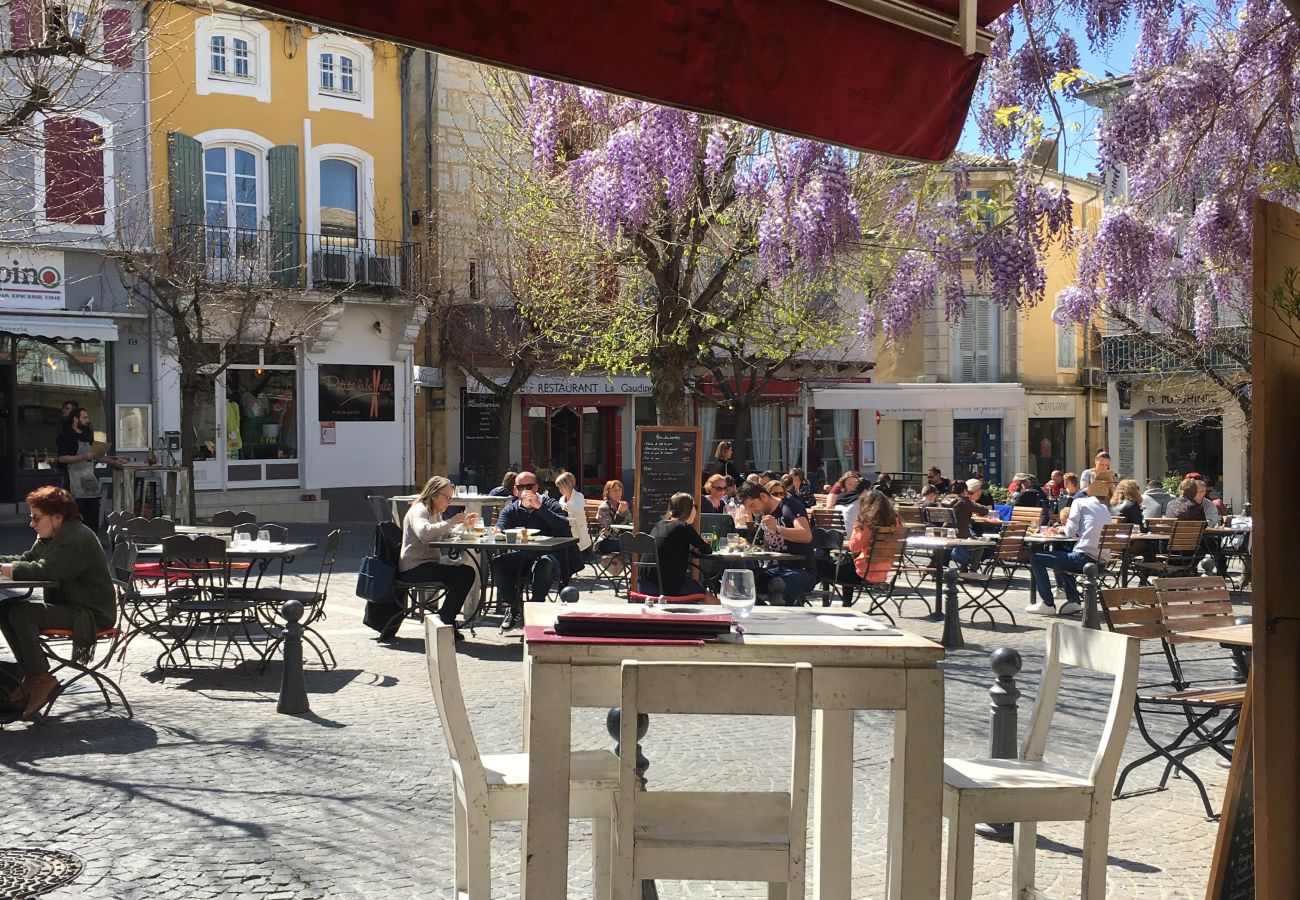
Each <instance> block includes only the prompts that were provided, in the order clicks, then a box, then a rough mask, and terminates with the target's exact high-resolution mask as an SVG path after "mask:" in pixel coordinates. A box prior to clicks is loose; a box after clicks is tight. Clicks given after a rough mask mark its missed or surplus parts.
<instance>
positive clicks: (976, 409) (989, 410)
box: [952, 406, 1006, 419]
mask: <svg viewBox="0 0 1300 900" xmlns="http://www.w3.org/2000/svg"><path fill="white" fill-rule="evenodd" d="M1005 412H1006V410H1005V409H1003V408H1002V407H1000V406H970V407H966V408H964V409H954V410H953V411H952V417H953V418H954V419H1000V418H1002V414H1003V413H1005Z"/></svg>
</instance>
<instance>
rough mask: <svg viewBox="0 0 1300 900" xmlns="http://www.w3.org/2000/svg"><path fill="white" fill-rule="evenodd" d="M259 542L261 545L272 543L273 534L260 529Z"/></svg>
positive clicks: (258, 533)
mask: <svg viewBox="0 0 1300 900" xmlns="http://www.w3.org/2000/svg"><path fill="white" fill-rule="evenodd" d="M257 542H258V543H259V544H269V543H271V532H269V531H267V530H266V529H265V528H262V529H260V530H259V531H258V532H257Z"/></svg>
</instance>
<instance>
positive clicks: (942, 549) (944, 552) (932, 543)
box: [907, 534, 995, 619]
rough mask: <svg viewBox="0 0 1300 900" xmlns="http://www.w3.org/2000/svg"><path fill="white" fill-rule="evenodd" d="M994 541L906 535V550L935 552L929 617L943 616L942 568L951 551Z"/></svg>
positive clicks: (984, 544)
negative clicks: (932, 600) (931, 610)
mask: <svg viewBox="0 0 1300 900" xmlns="http://www.w3.org/2000/svg"><path fill="white" fill-rule="evenodd" d="M994 543H995V542H994V541H990V540H986V539H984V538H950V537H930V536H929V535H926V534H909V535H908V536H907V549H908V550H930V551H932V552H933V553H934V554H935V563H936V565H935V567H934V612H933V613H931V616H930V617H931V618H939V619H942V618H943V570H944V569H946V568H948V561H949V560H950V559H952V551H954V550H956V549H957V548H958V547H992V546H994Z"/></svg>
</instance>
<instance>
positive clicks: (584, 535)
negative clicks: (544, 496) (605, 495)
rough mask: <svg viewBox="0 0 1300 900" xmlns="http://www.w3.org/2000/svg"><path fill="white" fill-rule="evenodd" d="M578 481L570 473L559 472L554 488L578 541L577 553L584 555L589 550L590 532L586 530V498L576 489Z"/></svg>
mask: <svg viewBox="0 0 1300 900" xmlns="http://www.w3.org/2000/svg"><path fill="white" fill-rule="evenodd" d="M577 487H578V479H576V478H574V477H573V473H572V472H561V473H560V474H559V475H556V476H555V488H556V490H558V491H559V492H560V505H561V506H563V507H564V511H565V512H566V513H568V514H569V528H571V529H572V530H573V536H574V537H576V538H577V539H578V552H579V553H586V552H587V551H588V550H590V549H591V532H590V531H588V530H587V498H586V497H584V496H582V492H581V491H579V490H578V489H577Z"/></svg>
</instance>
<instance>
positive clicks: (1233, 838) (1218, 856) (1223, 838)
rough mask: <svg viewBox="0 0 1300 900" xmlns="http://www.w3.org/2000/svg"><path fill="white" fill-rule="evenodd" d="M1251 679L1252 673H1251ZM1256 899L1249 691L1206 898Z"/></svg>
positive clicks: (1224, 799)
mask: <svg viewBox="0 0 1300 900" xmlns="http://www.w3.org/2000/svg"><path fill="white" fill-rule="evenodd" d="M1252 678H1253V673H1252ZM1254 898H1255V759H1254V754H1253V753H1252V751H1251V727H1250V690H1249V689H1247V691H1246V702H1245V703H1243V704H1242V706H1241V719H1240V721H1238V723H1237V742H1236V745H1235V746H1234V747H1233V750H1232V769H1231V770H1230V771H1229V772H1228V789H1227V791H1226V793H1225V794H1224V797H1223V814H1222V815H1220V816H1219V835H1218V838H1217V839H1216V840H1215V842H1214V862H1213V863H1212V864H1211V866H1210V884H1209V887H1208V888H1207V889H1206V892H1205V900H1254Z"/></svg>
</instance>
